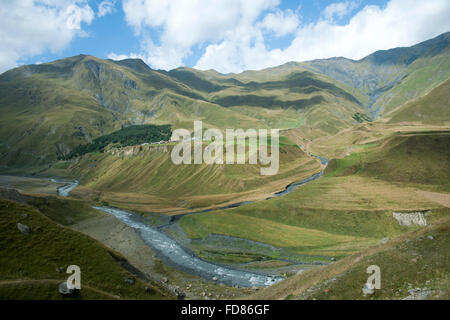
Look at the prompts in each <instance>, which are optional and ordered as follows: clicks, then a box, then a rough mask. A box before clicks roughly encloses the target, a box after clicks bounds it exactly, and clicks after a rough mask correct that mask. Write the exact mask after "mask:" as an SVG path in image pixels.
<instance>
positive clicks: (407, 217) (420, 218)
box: [392, 211, 428, 226]
mask: <svg viewBox="0 0 450 320" xmlns="http://www.w3.org/2000/svg"><path fill="white" fill-rule="evenodd" d="M427 212H428V211H418V212H405V213H402V212H393V213H392V217H393V218H394V219H395V220H397V221H398V223H399V224H400V225H401V226H414V225H417V226H426V225H427V219H426V218H425V214H426V213H427Z"/></svg>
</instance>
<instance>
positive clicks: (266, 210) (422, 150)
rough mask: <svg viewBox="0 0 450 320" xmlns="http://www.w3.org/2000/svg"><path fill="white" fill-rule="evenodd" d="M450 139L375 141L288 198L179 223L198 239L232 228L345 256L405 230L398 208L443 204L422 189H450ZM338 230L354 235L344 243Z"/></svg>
mask: <svg viewBox="0 0 450 320" xmlns="http://www.w3.org/2000/svg"><path fill="white" fill-rule="evenodd" d="M448 141H449V139H448V136H447V135H443V136H441V135H414V136H398V137H395V138H393V139H390V140H388V143H385V144H384V147H383V148H381V147H379V148H378V149H376V150H375V151H374V150H372V149H373V148H377V146H378V145H379V144H377V143H375V144H373V145H368V146H367V148H366V149H364V148H361V150H362V151H360V152H357V153H353V154H352V155H351V156H349V157H346V158H344V159H340V160H333V161H331V163H330V165H329V167H328V169H327V174H326V175H325V176H324V177H322V178H320V179H319V180H317V181H313V182H310V183H308V184H307V185H305V186H302V187H300V188H299V189H297V190H296V191H294V192H293V193H291V194H288V195H286V196H284V197H282V198H279V199H272V200H269V201H264V202H259V203H254V204H250V205H246V206H243V207H239V208H236V209H233V210H232V211H227V212H221V211H218V212H210V213H204V214H197V215H191V216H185V217H183V218H182V219H181V221H180V225H181V226H182V227H183V229H184V231H185V232H186V233H187V235H188V236H189V237H191V238H204V237H206V236H207V235H208V234H225V235H232V236H238V237H244V238H250V239H252V240H256V241H260V242H266V243H270V244H273V245H275V246H282V247H285V248H289V249H290V250H294V251H296V252H303V253H308V254H315V255H321V254H322V255H336V256H340V257H342V256H345V255H348V254H350V253H352V252H356V251H358V250H361V249H362V248H363V247H364V246H367V245H370V244H371V243H373V242H374V241H376V240H375V239H378V240H379V239H381V238H383V237H393V236H397V235H399V234H401V233H402V232H405V231H406V228H404V227H400V226H399V225H398V223H397V222H396V221H395V220H394V219H393V218H392V211H396V210H424V209H436V210H440V208H442V206H441V205H439V204H437V203H433V202H430V201H429V200H427V199H426V198H424V197H422V196H419V193H417V191H419V190H422V189H430V188H431V189H434V190H441V189H442V190H448V177H446V176H445V173H444V175H443V172H442V170H441V169H442V168H446V167H448V159H449V157H448V155H446V154H445V151H444V150H449V148H448V147H447V144H448ZM371 148H372V149H371ZM443 151H444V153H443ZM411 183H412V184H411ZM446 188H447V189H446ZM336 199H339V201H336ZM272 226H276V227H274V228H272ZM297 228H299V229H297ZM249 229H250V230H252V231H248V230H249ZM318 231H321V232H326V233H327V236H326V237H325V238H328V239H332V237H333V236H335V238H334V239H333V242H334V245H333V244H331V243H326V241H325V242H323V241H322V238H319V237H316V235H315V234H316V233H317V232H318ZM338 235H339V236H347V237H355V238H353V239H347V240H349V241H342V239H340V238H339V237H337V236H338ZM286 239H291V240H290V241H287V240H286ZM312 243H315V244H316V246H314V247H313V248H311V244H312Z"/></svg>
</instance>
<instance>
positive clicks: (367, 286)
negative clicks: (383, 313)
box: [362, 282, 375, 297]
mask: <svg viewBox="0 0 450 320" xmlns="http://www.w3.org/2000/svg"><path fill="white" fill-rule="evenodd" d="M362 292H363V294H364V297H366V296H368V295H372V294H374V292H375V290H374V287H373V286H372V284H370V283H367V282H366V284H365V285H364V287H363V288H362Z"/></svg>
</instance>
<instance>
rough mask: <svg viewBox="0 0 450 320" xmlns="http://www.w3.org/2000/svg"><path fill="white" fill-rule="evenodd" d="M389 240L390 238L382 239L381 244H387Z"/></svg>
mask: <svg viewBox="0 0 450 320" xmlns="http://www.w3.org/2000/svg"><path fill="white" fill-rule="evenodd" d="M388 241H389V238H383V239H381V244H386V243H387V242H388Z"/></svg>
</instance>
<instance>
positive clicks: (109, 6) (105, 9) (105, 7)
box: [97, 0, 116, 17]
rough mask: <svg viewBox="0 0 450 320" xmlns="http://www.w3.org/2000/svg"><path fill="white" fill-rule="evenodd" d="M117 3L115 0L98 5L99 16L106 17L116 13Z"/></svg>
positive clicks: (107, 0) (108, 0)
mask: <svg viewBox="0 0 450 320" xmlns="http://www.w3.org/2000/svg"><path fill="white" fill-rule="evenodd" d="M115 6H116V1H115V0H104V1H102V2H101V3H100V4H99V5H98V13H97V14H98V16H99V17H104V16H106V15H108V14H111V13H113V12H115V11H116V8H115Z"/></svg>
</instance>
